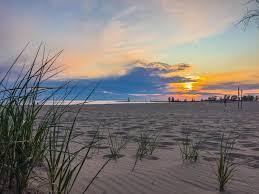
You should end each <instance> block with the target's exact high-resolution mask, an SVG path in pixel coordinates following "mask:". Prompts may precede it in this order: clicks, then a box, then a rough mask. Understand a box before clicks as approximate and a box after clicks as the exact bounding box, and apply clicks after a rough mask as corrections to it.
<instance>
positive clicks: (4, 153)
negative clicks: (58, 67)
mask: <svg viewBox="0 0 259 194" xmlns="http://www.w3.org/2000/svg"><path fill="white" fill-rule="evenodd" d="M23 51H24V50H23ZM23 51H22V52H21V53H20V54H19V55H18V57H17V58H16V59H15V61H14V63H13V64H12V65H11V66H10V68H9V69H8V71H7V72H6V73H5V74H4V76H3V77H2V79H1V80H0V139H1V141H0V174H1V177H0V193H1V192H5V191H6V190H7V191H13V192H15V193H24V191H25V190H26V188H27V186H28V181H29V179H30V175H31V173H32V171H33V169H34V167H35V166H36V165H38V164H39V163H40V162H42V159H43V157H44V154H45V151H46V149H45V139H46V136H47V134H48V129H49V127H50V125H49V124H50V123H49V122H48V115H47V114H46V115H45V120H41V121H38V116H39V113H40V111H41V110H42V109H43V106H44V105H45V103H46V101H47V100H49V99H50V98H51V97H53V95H54V94H55V92H57V91H58V90H59V89H58V88H49V87H44V84H43V83H44V82H45V81H46V80H48V79H49V78H50V77H52V76H54V75H55V72H54V70H55V67H53V64H54V62H55V61H56V59H57V57H58V56H59V55H60V53H61V52H59V53H57V54H56V55H54V56H53V57H51V58H44V59H42V61H41V62H40V65H39V66H37V64H36V60H37V57H38V55H39V52H40V47H39V49H38V50H37V52H36V55H35V57H34V59H33V61H32V63H31V65H29V67H28V68H27V69H26V68H25V67H24V68H23V69H22V70H21V72H20V74H18V76H15V77H13V76H12V75H11V72H12V70H13V68H14V66H15V65H16V63H17V61H18V59H19V57H20V56H21V55H22V53H23ZM47 92H49V93H48V94H46V93H47Z"/></svg>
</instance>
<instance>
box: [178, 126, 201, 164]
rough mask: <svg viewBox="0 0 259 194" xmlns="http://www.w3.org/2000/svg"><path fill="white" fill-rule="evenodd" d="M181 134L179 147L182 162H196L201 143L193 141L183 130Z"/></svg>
mask: <svg viewBox="0 0 259 194" xmlns="http://www.w3.org/2000/svg"><path fill="white" fill-rule="evenodd" d="M182 134H183V136H184V138H183V140H182V142H181V144H180V145H179V149H180V154H181V157H182V160H183V161H189V162H197V160H198V158H199V145H200V142H201V141H200V140H198V141H195V139H194V138H192V137H191V135H190V132H189V131H188V130H183V132H182Z"/></svg>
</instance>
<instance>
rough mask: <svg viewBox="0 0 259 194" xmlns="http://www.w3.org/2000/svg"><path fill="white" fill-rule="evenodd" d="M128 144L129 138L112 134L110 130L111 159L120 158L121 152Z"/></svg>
mask: <svg viewBox="0 0 259 194" xmlns="http://www.w3.org/2000/svg"><path fill="white" fill-rule="evenodd" d="M127 142H128V138H127V137H118V135H114V134H111V133H110V130H108V145H109V151H110V154H109V157H110V158H112V159H114V160H117V159H118V158H119V157H120V151H121V150H122V149H124V148H125V147H126V144H127Z"/></svg>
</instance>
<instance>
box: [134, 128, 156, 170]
mask: <svg viewBox="0 0 259 194" xmlns="http://www.w3.org/2000/svg"><path fill="white" fill-rule="evenodd" d="M158 139H159V133H156V132H150V131H147V130H144V131H142V132H141V133H140V136H139V138H138V148H137V152H136V159H135V163H134V166H133V168H132V171H134V169H135V167H136V165H137V162H138V160H142V159H143V158H144V157H145V156H151V155H152V154H153V152H154V151H155V149H156V148H157V146H158Z"/></svg>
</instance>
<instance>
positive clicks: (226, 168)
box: [216, 133, 236, 192]
mask: <svg viewBox="0 0 259 194" xmlns="http://www.w3.org/2000/svg"><path fill="white" fill-rule="evenodd" d="M235 139H236V138H234V137H230V136H229V137H225V135H224V133H223V134H222V136H221V141H220V148H219V149H220V150H219V158H218V160H217V162H216V163H217V180H218V184H219V191H220V192H223V191H224V190H225V186H226V184H228V183H229V182H230V180H231V179H232V177H233V176H234V172H235V170H236V164H235V163H234V162H233V161H232V158H231V154H232V153H233V148H234V145H235Z"/></svg>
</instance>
